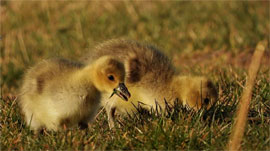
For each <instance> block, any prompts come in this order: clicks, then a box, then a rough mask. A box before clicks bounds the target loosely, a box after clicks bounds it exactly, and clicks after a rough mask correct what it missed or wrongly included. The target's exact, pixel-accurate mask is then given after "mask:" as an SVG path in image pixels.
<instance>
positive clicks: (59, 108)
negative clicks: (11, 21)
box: [19, 56, 130, 131]
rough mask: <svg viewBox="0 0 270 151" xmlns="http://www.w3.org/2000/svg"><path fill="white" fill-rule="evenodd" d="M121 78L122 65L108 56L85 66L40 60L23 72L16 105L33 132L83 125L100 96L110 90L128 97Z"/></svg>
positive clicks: (93, 111) (94, 111)
mask: <svg viewBox="0 0 270 151" xmlns="http://www.w3.org/2000/svg"><path fill="white" fill-rule="evenodd" d="M124 77H125V70H124V66H123V64H122V63H120V62H119V61H117V60H115V59H113V58H111V57H108V56H103V57H101V58H99V59H98V60H96V61H95V62H93V63H92V64H90V65H86V66H85V65H83V64H80V63H76V62H71V61H68V60H64V59H51V60H46V61H42V62H41V63H39V64H37V65H36V66H34V67H33V68H31V69H30V70H29V71H28V72H27V73H26V75H25V77H24V81H23V85H22V88H21V96H20V98H19V104H20V107H21V109H22V112H23V114H24V115H25V120H26V123H27V124H28V125H29V126H30V128H31V129H32V130H35V131H38V130H40V129H41V128H47V129H48V130H54V131H57V130H60V129H61V128H62V127H63V125H65V126H67V127H72V126H74V125H76V124H79V125H81V126H87V123H88V122H89V121H91V120H92V119H93V118H94V116H95V114H96V111H97V110H98V109H99V106H100V99H101V95H103V94H107V95H110V94H111V93H112V92H113V94H114V93H116V94H117V95H118V96H119V97H121V98H122V99H123V100H125V101H127V100H128V98H129V97H130V93H129V92H128V90H127V88H126V87H125V85H124V83H123V82H124ZM107 95H106V96H107Z"/></svg>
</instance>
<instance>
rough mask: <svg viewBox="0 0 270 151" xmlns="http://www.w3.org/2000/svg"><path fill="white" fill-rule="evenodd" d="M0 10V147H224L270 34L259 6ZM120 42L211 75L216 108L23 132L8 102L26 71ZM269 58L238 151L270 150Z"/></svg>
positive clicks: (8, 5) (4, 6) (38, 4)
mask: <svg viewBox="0 0 270 151" xmlns="http://www.w3.org/2000/svg"><path fill="white" fill-rule="evenodd" d="M0 4H1V8H0V13H1V16H0V20H1V39H0V48H1V58H0V62H1V69H0V70H1V100H0V101H1V102H0V107H1V112H0V129H1V136H0V141H1V150H15V149H17V150H45V149H46V150H47V149H48V150H68V149H69V150H91V149H101V150H115V149H127V150H131V149H132V150H149V149H158V150H224V149H226V145H227V143H228V138H229V136H230V134H231V128H232V124H233V117H234V113H235V111H236V105H237V104H238V101H239V98H240V96H241V94H242V90H243V86H244V85H245V80H246V76H247V68H248V65H249V63H250V59H251V56H252V53H253V51H254V49H255V47H256V44H257V43H258V42H259V41H261V40H267V41H268V42H269V35H270V16H269V11H270V10H269V6H270V4H269V2H267V1H257V2H256V1H241V2H233V1H224V2H214V1H211V2H210V1H209V2H201V1H195V2H184V1H183V2H182V1H179V2H177V1H156V2H153V1H140V2H129V1H126V2H125V1H114V2H105V1H100V2H98V1H80V2H72V1H65V2H64V1H59V2H55V1H1V2H0ZM120 37H122V38H123V37H125V38H129V39H135V40H139V41H143V42H148V43H151V44H154V45H156V46H158V47H159V48H161V49H162V50H164V52H165V53H166V54H167V55H168V56H169V57H170V58H171V59H172V60H173V63H174V65H175V66H176V68H177V69H178V70H179V71H181V72H182V73H183V74H192V75H206V76H208V77H209V78H211V79H213V81H214V82H215V84H216V85H217V86H218V87H219V103H218V104H216V105H215V106H214V107H213V108H211V109H210V110H209V111H200V112H198V113H195V112H192V111H187V110H186V109H185V108H183V107H181V106H178V107H175V108H174V109H173V110H172V112H171V115H170V116H167V117H162V116H157V115H155V114H139V115H137V116H135V117H134V118H128V117H127V118H118V120H119V126H118V128H116V129H114V130H113V131H110V130H109V127H108V124H107V120H106V114H105V113H104V112H103V113H102V114H100V115H99V116H98V118H97V119H96V121H95V122H93V123H92V124H90V125H89V126H90V127H89V129H88V130H79V129H74V130H66V131H63V132H49V131H45V132H44V134H42V135H35V134H34V133H33V132H32V131H30V130H29V128H28V127H27V126H26V125H25V123H24V121H23V119H22V117H21V115H20V111H19V108H18V104H17V102H16V95H17V90H18V88H19V87H20V84H21V79H22V76H23V73H24V72H25V70H26V69H27V68H29V67H30V66H31V65H34V64H35V63H37V62H38V61H40V60H42V59H45V58H49V57H55V56H62V57H65V58H69V59H74V60H79V58H80V57H81V56H83V55H84V54H85V53H87V52H89V51H91V48H92V47H93V46H95V45H96V44H98V43H100V42H102V41H104V40H108V39H112V38H120ZM116 55H117V54H116ZM269 58H270V52H269V45H268V47H267V49H266V52H265V54H264V57H263V59H262V64H261V69H260V71H259V73H258V76H257V79H256V82H255V86H254V89H253V94H252V101H251V105H250V112H249V114H248V123H247V126H246V131H245V134H244V139H243V142H242V149H243V150H270V126H269V125H270V61H269V60H270V59H269ZM121 125H122V126H121Z"/></svg>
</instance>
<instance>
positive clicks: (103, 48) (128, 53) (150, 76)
mask: <svg viewBox="0 0 270 151" xmlns="http://www.w3.org/2000/svg"><path fill="white" fill-rule="evenodd" d="M104 55H110V56H116V57H117V59H118V60H120V61H121V62H123V63H124V65H125V70H126V74H127V75H126V84H127V87H128V89H129V91H130V92H131V94H132V97H131V98H130V99H129V101H128V102H124V101H119V99H118V98H115V99H116V100H114V101H110V102H107V99H106V97H105V98H104V99H103V100H102V104H103V105H107V104H109V107H108V108H107V110H110V109H111V110H113V111H112V112H113V113H114V112H115V111H114V110H116V112H118V113H120V114H123V115H124V114H125V113H126V112H128V113H132V112H135V111H136V109H135V107H134V105H135V106H137V105H138V104H139V102H142V104H141V106H142V105H143V107H145V108H146V109H150V108H154V109H156V108H155V107H156V103H158V104H159V105H160V106H161V108H162V110H163V111H164V110H165V106H166V105H165V104H166V103H165V101H164V99H166V101H167V102H168V103H169V104H170V105H172V104H173V103H174V101H175V99H179V100H180V101H181V102H182V104H183V105H187V106H189V107H190V108H193V109H194V110H198V109H200V108H202V107H206V108H207V109H209V108H210V107H211V105H213V103H214V102H215V101H216V99H217V91H216V89H215V87H214V85H213V83H212V82H211V81H210V80H209V79H207V78H206V77H203V76H197V77H192V76H183V75H180V74H178V73H176V72H175V69H174V67H173V66H172V65H171V61H170V60H169V59H168V57H167V56H165V55H164V54H163V53H162V52H161V51H160V50H158V49H157V48H155V47H153V46H151V45H144V44H141V43H138V42H135V41H129V40H125V39H115V40H110V41H107V42H104V43H102V44H100V45H98V46H96V47H95V49H94V50H93V51H91V52H90V53H89V55H88V56H86V57H85V58H83V61H84V62H85V63H91V62H93V61H94V60H96V59H98V58H99V57H101V56H104ZM110 115H111V114H110ZM108 119H109V122H110V123H113V120H114V117H113V115H112V116H109V118H108Z"/></svg>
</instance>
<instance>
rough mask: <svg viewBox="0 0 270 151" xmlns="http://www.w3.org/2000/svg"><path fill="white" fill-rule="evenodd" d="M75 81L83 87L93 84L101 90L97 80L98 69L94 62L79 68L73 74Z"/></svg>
mask: <svg viewBox="0 0 270 151" xmlns="http://www.w3.org/2000/svg"><path fill="white" fill-rule="evenodd" d="M75 82H77V83H78V84H80V85H83V86H85V87H89V86H94V87H95V88H97V89H98V90H99V91H103V89H102V88H101V84H100V82H99V81H98V69H97V67H96V66H95V65H94V64H92V65H87V66H85V67H84V68H82V69H81V70H79V71H78V73H76V74H75Z"/></svg>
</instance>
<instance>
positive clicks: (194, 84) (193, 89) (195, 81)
mask: <svg viewBox="0 0 270 151" xmlns="http://www.w3.org/2000/svg"><path fill="white" fill-rule="evenodd" d="M177 80H178V82H177V83H175V84H176V85H178V86H179V88H178V93H179V95H180V99H181V100H182V101H183V104H187V105H188V106H189V107H191V108H193V109H195V110H199V109H201V108H206V109H209V108H210V107H211V106H212V105H213V104H214V103H215V102H216V100H217V91H216V88H215V86H214V84H213V83H212V81H210V80H209V79H207V78H206V77H186V76H183V77H181V76H179V77H178V78H177ZM176 89H177V87H176Z"/></svg>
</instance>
